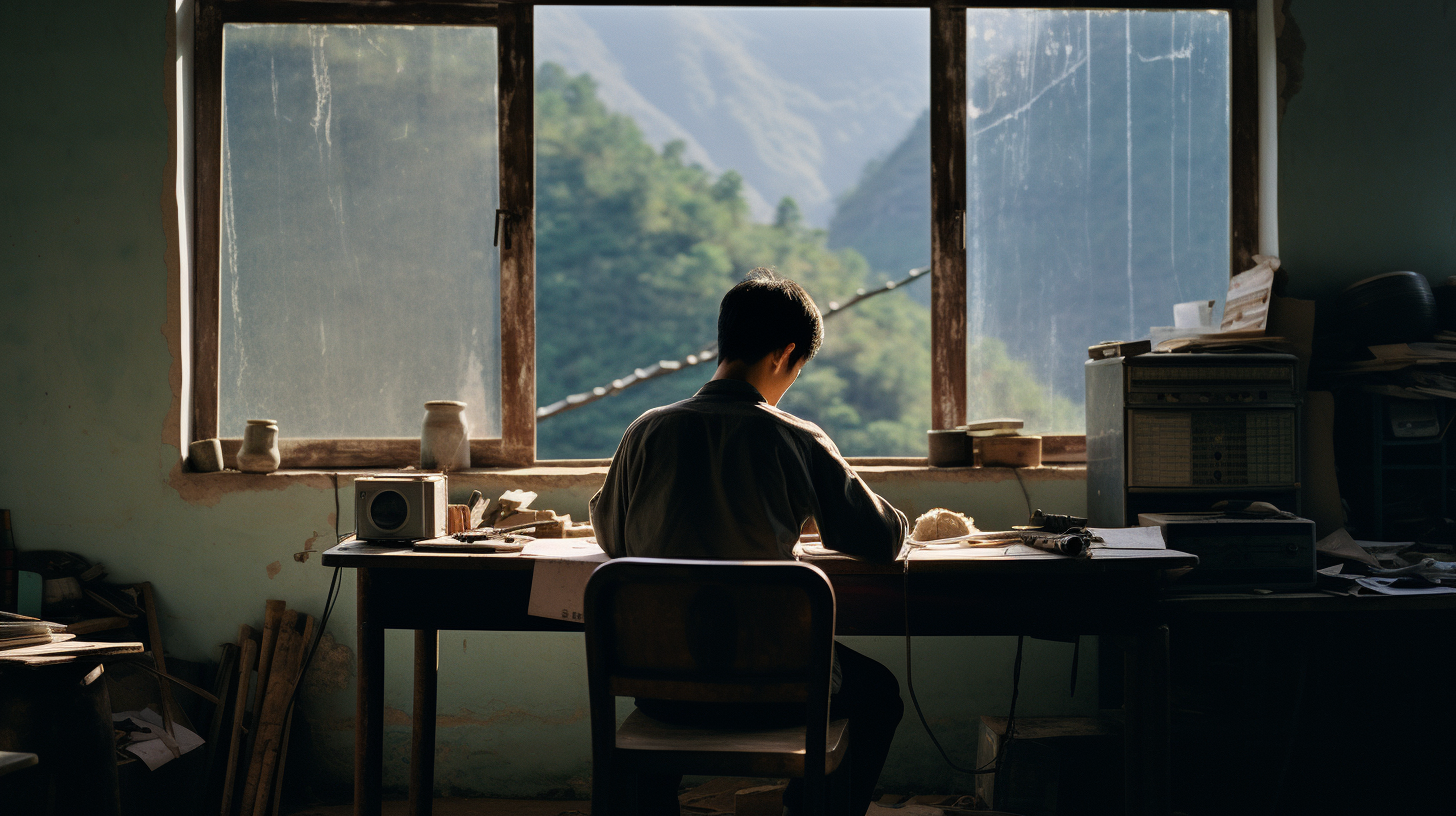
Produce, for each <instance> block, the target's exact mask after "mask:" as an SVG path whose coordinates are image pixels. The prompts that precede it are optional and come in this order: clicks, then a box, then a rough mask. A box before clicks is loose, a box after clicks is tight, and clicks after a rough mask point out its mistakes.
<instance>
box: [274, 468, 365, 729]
mask: <svg viewBox="0 0 1456 816" xmlns="http://www.w3.org/2000/svg"><path fill="white" fill-rule="evenodd" d="M329 476H330V477H331V478H332V479H333V482H334V543H335V544H339V543H342V542H343V540H344V536H343V535H342V534H340V532H339V511H340V510H341V508H340V506H339V474H337V473H331V474H329ZM350 535H353V533H350ZM343 569H344V568H343V567H334V574H333V575H332V576H330V577H329V590H328V592H326V593H324V614H323V616H322V617H321V618H319V623H318V628H317V629H315V630H314V635H313V643H312V644H309V647H308V652H307V653H306V654H305V655H304V657H303V665H302V666H300V667H299V670H298V682H296V683H294V684H293V693H292V694H290V695H289V696H288V710H289V711H292V710H293V704H294V703H296V702H297V701H298V694H299V692H300V691H302V690H303V678H304V677H305V676H306V675H307V674H308V667H309V666H310V665H312V664H313V656H314V653H315V652H317V651H318V647H319V644H320V643H322V642H323V639H324V632H326V631H328V628H329V617H330V616H331V615H333V613H334V604H335V603H336V602H337V601H338V600H339V587H340V585H341V584H340V581H339V574H340V573H341V572H343Z"/></svg>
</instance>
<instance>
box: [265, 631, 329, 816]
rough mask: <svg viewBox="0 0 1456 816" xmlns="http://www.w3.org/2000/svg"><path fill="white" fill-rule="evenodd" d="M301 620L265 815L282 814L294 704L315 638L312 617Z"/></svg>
mask: <svg viewBox="0 0 1456 816" xmlns="http://www.w3.org/2000/svg"><path fill="white" fill-rule="evenodd" d="M303 618H304V625H303V639H302V642H301V644H300V648H301V652H300V655H299V666H298V671H296V672H295V673H294V676H293V688H292V689H290V690H289V700H288V708H287V709H286V710H285V711H284V713H283V738H282V739H281V740H279V742H278V762H277V770H276V771H275V772H274V774H273V775H272V777H271V781H270V784H271V785H272V787H273V795H272V802H271V803H270V804H269V807H268V809H267V810H266V811H262V812H263V813H265V814H273V816H277V815H278V814H281V813H282V812H283V811H282V810H281V809H280V808H281V802H282V801H283V771H284V769H285V768H286V763H287V761H288V744H289V742H290V741H291V740H292V738H293V711H294V708H295V706H294V703H295V702H296V701H297V697H298V687H299V686H300V685H302V684H303V675H304V672H306V671H308V661H309V658H311V657H312V656H313V648H314V641H315V639H316V637H317V631H316V628H317V621H316V620H315V619H314V617H313V615H304V616H303Z"/></svg>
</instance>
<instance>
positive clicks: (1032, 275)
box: [193, 0, 1254, 467]
mask: <svg viewBox="0 0 1456 816" xmlns="http://www.w3.org/2000/svg"><path fill="white" fill-rule="evenodd" d="M533 5H534V4H531V3H502V4H499V5H494V4H485V3H481V2H475V0H422V1H421V2H398V3H389V4H379V3H372V2H365V1H364V0H358V2H351V1H350V0H312V1H300V2H264V1H263V0H199V16H198V37H197V48H196V55H197V80H198V81H197V94H198V97H197V99H198V104H197V111H196V127H197V133H198V145H197V167H198V210H197V216H198V217H197V226H198V231H197V234H198V241H197V244H196V252H197V255H196V259H195V265H194V266H195V274H196V279H197V286H196V292H195V301H194V310H193V311H194V315H195V332H194V337H195V343H194V349H195V365H194V377H193V383H194V399H193V419H194V421H193V435H194V438H206V437H208V436H221V437H223V438H224V440H225V447H227V448H233V447H234V446H235V445H236V444H237V441H236V437H237V436H239V435H240V433H241V430H242V426H243V423H244V422H245V420H247V419H251V418H258V417H268V418H272V419H276V420H278V421H279V423H280V428H281V433H282V436H283V438H284V441H283V445H282V448H283V454H284V467H350V466H356V467H379V466H386V467H387V466H401V465H407V464H411V463H412V462H414V461H415V459H416V457H417V454H418V448H417V438H418V436H417V435H418V430H419V421H420V418H421V416H422V413H423V410H422V405H421V403H423V402H424V401H426V400H430V399H459V400H463V401H465V402H466V403H467V404H468V405H469V406H470V407H469V409H468V416H469V419H470V421H471V426H472V458H473V461H474V463H475V464H476V466H488V465H493V464H521V463H529V462H531V461H534V460H535V459H537V458H538V457H539V458H541V459H555V458H594V457H604V456H609V455H610V454H611V452H612V449H613V448H614V447H615V443H616V440H617V439H618V438H619V437H620V434H621V432H622V430H623V429H624V428H625V426H626V424H627V423H628V422H630V420H631V419H632V418H634V417H635V416H636V415H637V414H638V413H640V411H641V410H643V409H644V408H645V407H647V406H649V405H655V404H660V403H662V402H666V401H670V400H672V399H679V398H681V397H683V396H686V395H688V394H690V393H692V391H693V390H695V389H696V387H697V386H698V385H699V384H700V383H701V381H702V380H704V379H706V377H707V376H709V374H710V370H711V367H712V364H713V363H714V359H713V349H712V341H713V339H714V318H715V315H716V308H717V301H718V299H719V298H720V297H721V294H722V292H723V291H725V290H726V289H727V287H728V286H730V285H731V284H732V283H733V282H734V281H736V280H737V279H740V278H741V277H742V275H743V274H744V273H746V272H747V271H748V270H749V269H750V268H752V267H754V266H760V265H763V266H775V267H777V268H778V269H779V270H780V272H782V273H784V274H786V275H788V276H790V277H794V278H795V279H797V280H800V281H801V282H803V283H805V285H806V286H807V287H808V288H809V290H810V292H811V294H813V295H814V296H815V298H816V300H818V302H819V304H820V306H821V308H822V309H825V310H826V311H832V317H831V319H830V322H828V323H827V325H826V329H827V332H826V333H827V338H826V344H825V347H824V350H823V352H822V356H821V358H820V359H818V360H816V361H815V363H813V364H811V366H810V368H809V369H807V370H806V371H805V373H804V375H803V376H802V377H801V378H800V381H799V384H798V385H796V386H795V388H794V389H792V390H791V391H790V392H789V396H788V397H787V398H786V401H785V404H784V407H786V408H788V409H789V410H792V411H794V412H795V413H798V414H800V415H802V416H805V417H807V418H810V419H812V420H814V421H816V422H818V423H820V424H821V425H823V426H824V427H825V428H826V430H828V431H829V433H830V435H831V436H832V437H834V438H835V439H836V440H837V441H838V442H839V444H840V446H841V448H842V449H843V450H844V451H845V452H846V453H847V454H849V455H852V456H855V455H857V456H887V455H889V456H917V455H923V453H924V431H925V429H926V428H931V427H951V426H954V425H956V424H959V423H961V422H964V421H966V420H967V419H975V418H983V417H987V416H993V415H995V416H1004V415H1017V416H1021V417H1023V418H1024V419H1026V420H1027V424H1028V429H1029V430H1033V431H1040V432H1043V433H1064V434H1065V433H1071V434H1077V433H1080V432H1081V427H1082V404H1081V402H1082V394H1081V385H1082V378H1081V361H1082V360H1083V359H1085V357H1084V355H1085V347H1086V346H1087V345H1088V344H1089V343H1091V342H1096V341H1100V340H1106V339H1132V338H1135V337H1139V336H1146V335H1147V332H1148V330H1149V328H1151V327H1152V326H1155V325H1164V324H1166V323H1168V322H1171V307H1172V304H1173V303H1176V302H1179V301H1184V300H1195V299H1217V298H1218V297H1219V296H1220V295H1221V294H1222V291H1223V289H1224V287H1225V286H1226V281H1227V276H1228V274H1229V272H1230V270H1231V269H1233V270H1238V269H1241V268H1242V265H1243V264H1244V263H1245V262H1246V261H1247V259H1248V257H1249V255H1251V254H1252V247H1251V242H1252V224H1253V221H1254V209H1253V199H1252V190H1253V181H1254V179H1253V175H1254V160H1253V159H1254V157H1253V137H1254V127H1253V122H1252V119H1253V98H1252V93H1253V72H1252V69H1251V65H1252V53H1251V50H1252V40H1253V26H1252V8H1251V7H1252V3H1248V4H1247V7H1246V6H1245V5H1243V4H1240V6H1239V7H1237V8H1234V9H1228V8H1223V9H1212V10H1210V9H1187V10H1177V9H1176V8H1175V9H1174V10H1168V7H1169V6H1174V7H1176V6H1179V5H1180V4H1178V3H1167V2H1165V3H1160V4H1159V6H1160V9H1161V10H1140V9H1136V8H1134V9H1130V10H1122V11H1084V10H1068V9H1052V10H1045V9H1043V10H1037V9H1005V8H1001V9H996V8H979V7H975V8H970V9H967V8H964V7H963V6H950V5H946V4H929V3H927V4H926V5H925V6H922V7H919V8H913V7H903V6H899V4H896V6H897V7H894V8H882V9H872V8H858V7H856V8H809V9H805V8H792V7H788V8H745V9H733V8H710V7H667V8H664V7H657V6H659V4H646V5H648V6H653V7H616V8H603V7H571V6H539V7H533ZM680 5H681V4H680ZM1044 5H1046V4H1044ZM1132 5H1134V6H1139V5H1142V4H1139V3H1134V4H1132ZM689 6H691V4H689ZM927 7H928V8H927ZM927 66H928V71H927ZM923 269H931V270H932V272H931V274H922V273H918V272H916V270H923ZM907 279H908V280H909V282H908V283H907V284H904V285H900V286H893V287H889V288H886V284H887V283H888V282H896V281H906V280H907ZM932 279H933V280H932ZM865 294H870V295H871V297H868V298H865V297H864V295H865ZM538 350H539V353H538ZM538 394H539V399H538ZM230 437H231V438H232V439H231V441H229V438H230Z"/></svg>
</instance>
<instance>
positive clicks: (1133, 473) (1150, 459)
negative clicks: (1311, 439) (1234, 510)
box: [1128, 409, 1295, 487]
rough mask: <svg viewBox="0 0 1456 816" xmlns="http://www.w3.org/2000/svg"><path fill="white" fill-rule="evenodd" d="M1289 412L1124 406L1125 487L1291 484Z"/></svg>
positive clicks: (1291, 414) (1291, 420)
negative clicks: (1126, 425) (1126, 450)
mask: <svg viewBox="0 0 1456 816" xmlns="http://www.w3.org/2000/svg"><path fill="white" fill-rule="evenodd" d="M1294 445H1295V442H1294V412H1293V411H1292V410H1264V411H1259V410H1245V411H1207V410H1201V411H1170V410H1167V409H1160V410H1152V411H1137V410H1132V411H1128V449H1129V450H1128V463H1129V465H1130V467H1129V471H1130V472H1129V474H1128V476H1129V478H1128V486H1129V487H1217V486H1220V485H1229V486H1264V485H1291V484H1294V482H1295V474H1294V459H1295V456H1294V453H1295V447H1294Z"/></svg>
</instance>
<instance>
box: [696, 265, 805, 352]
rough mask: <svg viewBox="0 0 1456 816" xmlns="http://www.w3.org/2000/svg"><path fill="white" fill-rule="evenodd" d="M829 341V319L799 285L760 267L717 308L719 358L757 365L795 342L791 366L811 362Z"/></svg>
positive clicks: (731, 290)
mask: <svg viewBox="0 0 1456 816" xmlns="http://www.w3.org/2000/svg"><path fill="white" fill-rule="evenodd" d="M823 340H824V320H823V318H821V317H820V316H819V307H817V306H815V305H814V299H813V298H811V297H809V293H808V292H805V291H804V288H803V287H802V286H800V285H799V284H797V283H794V282H793V281H791V280H789V279H787V278H780V277H778V276H776V275H775V274H774V272H773V270H772V269H767V268H764V267H759V268H757V269H755V270H753V271H752V272H749V273H748V277H747V278H745V279H744V280H743V281H742V282H741V283H739V284H738V285H737V286H734V287H733V288H732V289H729V290H728V294H726V295H724V296H723V303H722V305H721V306H720V307H719V308H718V359H719V360H720V361H722V362H735V361H741V362H744V363H753V362H757V361H758V360H760V359H762V358H763V357H764V355H766V354H769V353H770V352H774V351H778V350H780V349H782V348H785V347H786V346H788V345H789V344H790V343H793V344H794V349H793V351H792V352H790V355H789V363H790V364H797V363H798V362H799V361H800V360H807V359H810V358H812V357H813V356H814V355H815V354H816V353H818V351H819V344H820V343H822V342H823Z"/></svg>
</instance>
